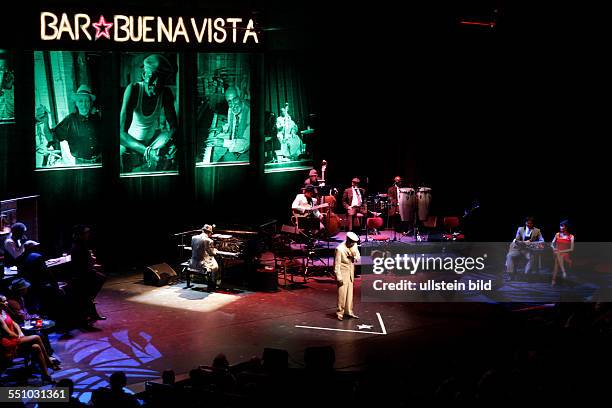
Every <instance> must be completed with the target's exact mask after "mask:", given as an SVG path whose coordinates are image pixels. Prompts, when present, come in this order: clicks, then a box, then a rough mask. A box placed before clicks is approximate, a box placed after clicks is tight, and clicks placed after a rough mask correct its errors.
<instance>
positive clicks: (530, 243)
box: [506, 217, 544, 275]
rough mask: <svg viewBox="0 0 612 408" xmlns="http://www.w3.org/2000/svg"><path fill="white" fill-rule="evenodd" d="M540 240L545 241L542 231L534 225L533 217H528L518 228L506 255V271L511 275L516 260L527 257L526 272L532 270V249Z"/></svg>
mask: <svg viewBox="0 0 612 408" xmlns="http://www.w3.org/2000/svg"><path fill="white" fill-rule="evenodd" d="M539 242H544V238H543V237H542V233H541V232H540V230H539V229H538V228H535V227H534V219H533V217H527V219H525V226H524V227H519V228H518V230H517V231H516V237H515V238H514V240H513V241H512V243H511V244H510V250H509V251H508V255H507V256H506V271H507V272H508V273H509V274H511V275H512V274H514V269H515V263H516V261H517V260H518V259H526V260H527V264H526V265H525V273H526V274H527V273H529V272H531V258H532V253H531V250H532V249H534V244H535V243H539Z"/></svg>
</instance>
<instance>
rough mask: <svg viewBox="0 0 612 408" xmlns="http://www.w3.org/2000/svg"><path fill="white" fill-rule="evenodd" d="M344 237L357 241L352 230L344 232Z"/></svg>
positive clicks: (357, 238)
mask: <svg viewBox="0 0 612 408" xmlns="http://www.w3.org/2000/svg"><path fill="white" fill-rule="evenodd" d="M346 239H350V240H351V241H353V242H359V237H358V236H357V234H355V233H354V232H353V231H349V232H347V233H346Z"/></svg>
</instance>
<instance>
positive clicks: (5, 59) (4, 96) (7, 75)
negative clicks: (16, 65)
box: [0, 49, 15, 125]
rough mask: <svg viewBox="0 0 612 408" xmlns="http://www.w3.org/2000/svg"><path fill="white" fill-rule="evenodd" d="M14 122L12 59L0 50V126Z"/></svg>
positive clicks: (5, 51)
mask: <svg viewBox="0 0 612 408" xmlns="http://www.w3.org/2000/svg"><path fill="white" fill-rule="evenodd" d="M14 120H15V72H14V70H13V59H12V57H11V54H10V53H9V52H8V51H7V50H2V49H0V125H1V124H2V123H7V122H12V121H14Z"/></svg>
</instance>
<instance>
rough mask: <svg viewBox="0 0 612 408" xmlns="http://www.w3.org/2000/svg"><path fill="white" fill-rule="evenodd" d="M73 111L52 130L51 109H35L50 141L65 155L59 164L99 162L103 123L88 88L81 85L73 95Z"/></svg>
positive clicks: (37, 118)
mask: <svg viewBox="0 0 612 408" xmlns="http://www.w3.org/2000/svg"><path fill="white" fill-rule="evenodd" d="M71 100H72V103H73V105H74V110H73V112H72V113H70V114H68V116H66V117H65V118H64V119H62V121H61V122H60V123H59V124H58V125H57V126H56V127H55V128H53V129H51V128H50V127H49V118H48V116H49V110H48V109H47V108H45V107H44V106H42V105H41V106H39V107H37V108H36V120H37V121H38V122H42V123H43V126H45V128H46V129H45V132H46V133H47V135H48V136H47V139H49V140H51V144H52V145H55V148H56V149H60V150H61V153H62V161H61V162H60V163H57V164H58V165H63V166H69V165H75V164H76V165H79V164H93V163H99V162H100V161H101V160H100V159H101V155H100V135H101V134H102V132H101V121H100V116H99V115H98V114H97V113H98V112H97V110H96V109H95V107H94V101H95V100H96V95H94V93H93V92H92V90H91V88H90V87H89V86H88V85H85V84H83V85H80V86H79V87H78V89H77V90H76V92H74V94H73V95H72V98H71Z"/></svg>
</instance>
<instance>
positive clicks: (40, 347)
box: [0, 295, 59, 383]
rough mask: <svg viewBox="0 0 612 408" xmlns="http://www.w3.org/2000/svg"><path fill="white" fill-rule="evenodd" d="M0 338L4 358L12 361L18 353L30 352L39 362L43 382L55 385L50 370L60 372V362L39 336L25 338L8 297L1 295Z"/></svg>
mask: <svg viewBox="0 0 612 408" xmlns="http://www.w3.org/2000/svg"><path fill="white" fill-rule="evenodd" d="M0 309H1V312H0V336H1V339H0V340H1V348H2V356H3V358H4V359H5V360H8V361H12V360H13V359H14V358H15V357H17V352H18V351H26V352H30V353H31V354H32V355H33V356H34V357H35V358H36V360H37V361H38V364H39V365H40V369H41V377H42V380H43V382H48V383H53V382H54V381H53V378H52V377H51V376H50V375H49V371H48V368H51V369H53V370H54V371H55V370H59V362H58V361H53V360H51V358H50V357H49V354H47V350H46V348H45V346H44V344H43V342H42V340H41V338H40V337H39V336H36V335H34V336H25V335H24V334H23V332H22V331H21V327H19V325H18V324H17V323H16V322H14V321H13V319H11V316H10V315H9V309H8V300H7V298H6V296H4V295H0Z"/></svg>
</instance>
